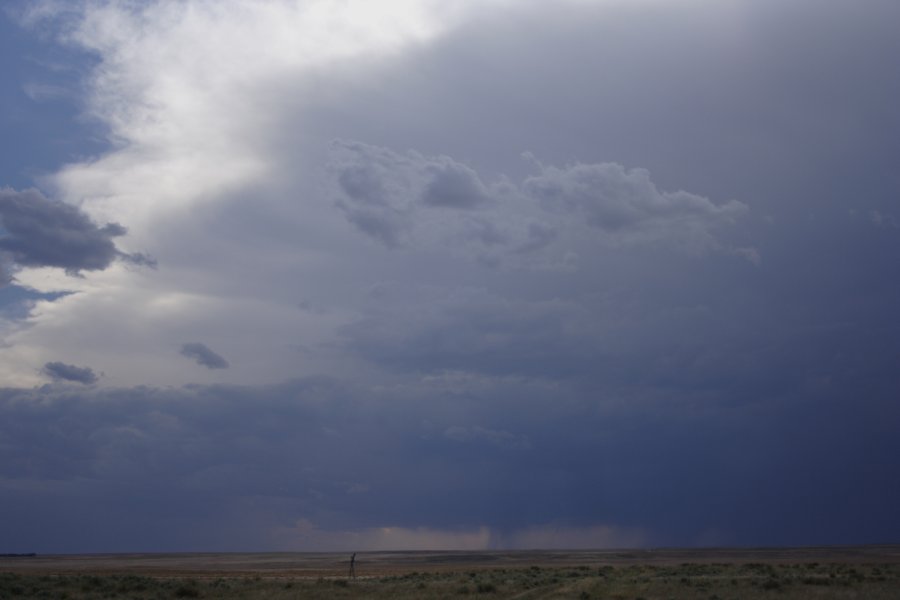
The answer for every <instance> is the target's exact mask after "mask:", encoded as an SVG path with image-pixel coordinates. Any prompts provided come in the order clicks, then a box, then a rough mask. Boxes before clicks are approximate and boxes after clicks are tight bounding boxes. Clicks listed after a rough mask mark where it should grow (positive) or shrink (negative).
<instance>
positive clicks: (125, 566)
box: [0, 545, 900, 579]
mask: <svg viewBox="0 0 900 600" xmlns="http://www.w3.org/2000/svg"><path fill="white" fill-rule="evenodd" d="M350 554H351V553H350V552H345V553H307V552H283V553H282V552H279V553H209V554H203V553H190V554H188V553H185V554H79V555H36V556H0V572H6V573H18V574H23V575H25V574H34V575H37V574H54V575H56V574H95V575H126V574H128V575H143V576H151V577H194V578H201V579H206V578H210V577H243V576H253V577H263V578H282V577H286V578H307V577H309V578H320V577H324V578H329V577H344V576H346V574H347V570H348V567H349V564H350ZM711 563H720V564H744V563H761V564H802V563H842V564H900V545H881V546H830V547H810V548H706V549H647V550H573V551H556V550H546V551H515V552H509V551H484V552H359V553H357V556H356V572H357V575H358V576H360V577H384V576H388V575H403V574H407V573H442V572H451V571H478V570H487V569H510V568H523V567H531V566H540V567H568V566H588V567H602V566H613V567H622V566H630V565H656V566H665V565H681V564H711Z"/></svg>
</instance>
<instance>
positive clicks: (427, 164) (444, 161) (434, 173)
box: [330, 140, 491, 247]
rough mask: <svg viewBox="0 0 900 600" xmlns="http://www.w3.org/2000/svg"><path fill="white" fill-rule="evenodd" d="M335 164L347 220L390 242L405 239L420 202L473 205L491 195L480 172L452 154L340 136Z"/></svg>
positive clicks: (332, 167)
mask: <svg viewBox="0 0 900 600" xmlns="http://www.w3.org/2000/svg"><path fill="white" fill-rule="evenodd" d="M330 170H331V172H332V174H333V176H334V179H335V181H336V183H337V188H338V190H339V192H340V196H341V199H339V201H338V206H339V207H340V208H341V209H343V210H344V212H345V214H346V217H347V220H349V221H350V222H351V223H353V224H354V225H355V226H356V227H357V228H359V230H360V231H362V232H363V233H366V234H368V235H370V236H372V237H374V238H375V239H378V240H379V241H381V242H382V243H384V244H385V245H386V246H389V247H395V246H397V245H399V244H401V243H402V242H404V241H405V239H406V238H407V237H408V235H409V231H410V229H411V228H412V226H413V223H414V214H415V212H416V210H417V209H418V208H420V207H433V208H446V209H460V210H470V209H474V208H477V207H478V206H481V205H483V204H486V203H488V202H489V201H490V200H491V191H490V190H488V189H487V187H486V186H485V185H484V183H482V181H481V180H480V178H479V176H478V174H477V173H476V172H475V171H474V170H473V169H472V168H470V167H468V166H466V165H464V164H462V163H459V162H457V161H455V160H453V159H452V158H450V157H448V156H435V157H427V156H424V155H422V154H419V153H418V152H415V151H412V150H411V151H409V152H407V153H406V154H398V153H396V152H394V151H392V150H390V149H388V148H379V147H377V146H371V145H368V144H364V143H361V142H355V141H344V140H336V141H334V142H332V144H331V162H330Z"/></svg>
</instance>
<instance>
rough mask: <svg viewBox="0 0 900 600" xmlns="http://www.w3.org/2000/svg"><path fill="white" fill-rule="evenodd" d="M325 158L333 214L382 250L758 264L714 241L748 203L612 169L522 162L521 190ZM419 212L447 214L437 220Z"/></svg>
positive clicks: (463, 175) (467, 170)
mask: <svg viewBox="0 0 900 600" xmlns="http://www.w3.org/2000/svg"><path fill="white" fill-rule="evenodd" d="M331 150H332V153H331V156H332V160H331V171H332V175H333V177H334V181H335V183H336V188H337V190H338V195H339V200H338V206H339V207H341V208H342V209H343V210H344V212H345V214H346V217H347V219H348V220H349V221H350V222H351V223H353V224H354V225H356V227H357V228H358V229H359V230H360V231H362V232H363V233H366V234H367V235H370V236H372V237H374V238H375V239H378V240H379V241H381V242H382V243H384V244H385V245H386V246H389V247H397V246H400V245H403V244H405V243H409V244H410V245H417V244H418V245H421V244H432V243H435V240H438V243H440V241H441V240H443V242H444V243H445V245H449V246H453V247H455V248H457V250H458V249H459V247H460V245H461V244H460V242H463V244H462V245H469V246H470V247H471V253H472V254H473V255H474V257H475V258H478V259H479V260H484V259H487V260H489V261H494V262H495V263H496V262H498V261H499V259H500V255H501V254H503V248H504V247H505V253H506V254H507V255H509V254H520V255H523V254H528V253H534V252H537V251H540V250H544V249H546V248H548V247H549V246H551V244H552V243H553V242H554V241H556V240H559V239H562V243H571V241H572V240H574V239H576V238H578V237H584V236H585V235H589V236H590V237H591V238H592V239H593V242H594V243H596V244H600V245H603V246H605V247H615V246H636V245H651V244H657V245H665V246H679V247H682V248H683V249H685V250H687V251H688V252H692V253H694V254H699V253H702V252H705V251H708V250H712V249H718V250H727V251H729V252H732V253H735V254H739V255H743V256H747V257H752V259H753V260H754V261H758V253H757V251H756V250H755V249H754V248H731V247H730V245H728V244H724V243H723V242H722V241H721V240H720V238H719V236H720V235H721V234H722V230H723V229H725V226H728V225H733V224H735V223H736V222H737V221H738V220H739V219H741V218H742V217H744V216H746V214H747V212H748V207H747V205H746V204H744V203H742V202H739V201H736V200H732V201H729V202H725V203H723V204H716V203H713V202H712V201H710V200H709V199H707V198H705V197H702V196H699V195H696V194H691V193H688V192H685V191H676V192H665V191H660V190H659V189H658V188H657V187H656V185H655V184H654V183H653V182H652V181H651V179H650V173H649V172H648V171H647V170H645V169H631V170H628V169H625V168H624V167H622V166H620V165H618V164H615V163H600V164H580V163H579V164H575V165H572V166H569V167H565V168H558V167H553V166H544V165H542V164H541V163H539V162H538V161H537V160H536V159H534V157H532V156H530V155H526V158H527V159H528V160H529V162H531V163H532V164H533V165H534V167H535V168H536V169H537V170H538V173H537V174H533V175H531V176H528V177H526V178H525V179H524V181H523V182H522V183H521V184H520V185H515V184H513V183H512V182H510V181H508V180H507V179H506V178H499V179H498V181H497V182H496V183H494V184H492V185H485V184H484V183H483V182H482V179H481V177H480V176H479V174H478V173H477V172H476V171H475V170H474V169H472V168H471V167H468V166H466V165H463V164H462V163H459V162H457V161H455V160H454V159H452V158H450V157H447V156H438V157H426V156H423V155H422V154H419V153H418V152H415V151H409V152H407V153H406V154H398V153H396V152H394V151H392V150H390V149H388V148H382V147H376V146H370V145H368V144H364V143H362V142H346V141H336V142H333V143H332V147H331ZM424 208H443V209H453V210H447V211H446V212H444V213H442V214H440V215H439V216H435V215H434V213H433V212H431V211H429V210H423V209H424ZM476 209H478V210H476ZM585 223H587V225H588V226H589V228H590V230H591V231H590V232H589V234H586V233H585V232H584V231H583V229H584V224H585ZM417 234H418V235H417ZM491 248H493V255H491V254H490V250H491ZM521 260H522V259H520V261H521ZM557 262H559V263H562V262H563V260H562V259H559V260H558V261H557Z"/></svg>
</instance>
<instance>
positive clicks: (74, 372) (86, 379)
mask: <svg viewBox="0 0 900 600" xmlns="http://www.w3.org/2000/svg"><path fill="white" fill-rule="evenodd" d="M44 373H46V374H47V375H49V376H50V377H52V378H53V379H54V380H57V381H74V382H76V383H83V384H85V385H90V384H92V383H97V374H96V373H94V370H93V369H91V368H89V367H76V366H74V365H67V364H65V363H61V362H48V363H47V364H45V365H44Z"/></svg>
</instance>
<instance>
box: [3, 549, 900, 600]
mask: <svg viewBox="0 0 900 600" xmlns="http://www.w3.org/2000/svg"><path fill="white" fill-rule="evenodd" d="M725 554H726V557H727V553H725ZM167 556H168V557H169V558H168V560H170V561H174V560H175V559H177V557H178V555H167ZM189 556H190V555H185V557H184V558H185V560H187V559H188V558H189ZM209 556H214V555H209ZM269 556H270V559H269V560H268V561H263V562H264V563H265V564H268V565H270V566H272V568H270V569H265V568H260V569H257V570H255V571H254V570H246V569H234V568H229V567H230V566H234V565H235V564H245V563H246V561H251V562H252V560H253V555H225V556H224V557H222V558H221V560H220V561H219V562H218V563H216V564H218V568H217V569H198V568H197V566H198V565H200V564H209V561H207V562H206V563H202V562H198V563H195V564H194V567H193V568H192V569H188V570H187V571H185V572H183V573H181V574H176V573H175V572H174V571H172V570H167V571H163V570H155V571H154V570H153V569H152V568H151V569H149V570H148V569H147V568H146V567H147V565H146V563H144V569H136V568H135V567H134V566H133V564H132V566H131V568H119V569H117V568H115V566H116V563H115V561H113V560H112V559H111V558H109V557H105V558H104V560H105V562H104V563H103V564H104V565H105V569H97V570H96V571H95V572H90V571H88V570H87V569H84V568H83V566H82V568H69V569H68V570H64V569H63V570H59V572H51V571H52V569H48V568H47V565H48V564H51V563H46V562H45V563H44V567H43V568H36V567H34V566H33V565H34V562H32V563H31V566H29V564H28V563H27V561H19V562H18V563H16V561H11V560H8V561H0V599H6V598H59V599H71V600H76V599H77V600H81V599H84V600H88V599H91V600H93V599H106V598H135V599H147V600H150V599H161V598H221V599H224V600H229V599H252V598H268V599H272V600H280V599H284V600H287V599H300V598H322V599H325V598H329V599H330V598H337V599H340V598H373V599H381V598H385V599H387V598H397V599H405V598H422V599H432V598H434V599H436V598H498V599H499V598H519V599H536V598H611V599H616V600H626V599H627V600H638V599H644V600H651V599H653V600H656V599H672V598H678V599H684V600H687V599H703V600H714V599H717V600H724V599H733V600H743V599H747V600H749V599H759V598H771V599H789V598H798V599H801V600H802V599H816V600H819V599H830V598H836V599H838V598H839V599H850V598H859V599H863V598H866V599H873V600H881V599H885V600H887V599H891V600H894V599H897V598H900V561H898V560H896V558H897V555H896V554H894V553H887V554H885V555H884V556H883V558H884V561H882V562H878V561H877V560H876V561H873V560H870V559H872V558H873V557H876V558H877V555H872V556H860V555H848V556H847V557H845V559H844V560H840V561H836V560H828V561H824V562H819V561H809V560H805V561H803V562H790V561H786V560H784V557H777V555H776V557H775V558H772V557H771V556H770V557H769V559H768V560H762V561H757V562H740V561H736V560H731V561H730V562H703V561H696V560H694V561H689V562H681V563H677V564H675V563H672V562H671V561H669V560H659V556H658V555H657V556H655V562H656V564H647V562H651V563H653V562H654V556H649V557H645V558H647V561H645V562H644V563H641V562H637V558H630V559H629V558H622V557H621V556H619V558H618V560H619V564H559V563H568V562H569V561H571V559H573V558H577V557H579V556H580V555H579V554H577V553H574V554H569V555H566V557H565V558H560V556H555V557H554V556H551V557H550V558H551V559H550V560H544V561H538V560H537V559H541V558H542V557H543V558H547V555H545V554H542V553H531V554H527V555H526V554H520V555H510V554H502V553H494V554H491V553H487V554H480V555H465V554H460V555H452V554H451V555H450V556H451V557H453V556H456V558H457V560H456V561H453V560H447V559H445V560H438V561H434V560H429V559H433V558H435V557H436V556H443V557H445V558H446V556H447V555H446V554H427V555H426V554H423V553H409V554H404V555H402V556H401V555H392V556H393V557H394V560H393V561H389V560H387V557H386V556H375V555H370V556H368V558H369V559H371V560H370V562H369V568H368V572H367V569H366V562H365V561H364V560H362V561H360V564H359V571H360V575H359V576H358V577H357V578H355V579H349V578H348V577H347V573H346V571H344V566H343V565H342V564H340V562H339V561H338V563H337V564H333V566H332V568H331V569H324V570H323V566H327V562H328V560H327V559H326V558H325V557H326V556H328V555H307V556H306V558H307V559H308V560H311V561H313V562H314V563H315V560H319V561H320V563H316V564H314V565H313V566H314V568H313V569H312V570H309V569H307V570H304V568H303V567H304V565H306V566H309V563H303V564H300V566H298V564H299V563H297V562H296V561H293V560H290V559H289V557H288V556H281V557H280V560H277V561H276V560H275V558H274V557H276V556H277V555H269ZM628 556H633V555H628ZM238 557H240V558H238ZM398 557H399V558H398ZM403 557H405V558H406V559H407V561H408V563H409V564H408V565H406V566H404V565H402V564H400V565H399V566H398V564H397V563H398V561H399V562H401V563H402V560H400V559H402V558H403ZM510 557H511V558H510ZM582 557H583V555H582ZM94 558H96V557H94ZM152 558H153V555H147V556H146V557H145V559H147V560H150V559H152ZM229 558H231V559H232V561H233V562H229V560H228V559H229ZM330 558H334V559H337V558H338V557H337V556H333V557H330ZM363 558H366V556H363ZM529 558H530V559H535V562H543V564H533V565H530V566H524V565H519V564H517V563H518V561H520V560H527V559H529ZM554 558H555V560H556V562H557V564H554V560H553V559H554ZM664 558H671V556H664ZM732 558H733V557H732ZM377 559H380V560H377ZM260 560H261V559H260ZM628 560H630V561H632V562H630V563H629V562H627V561H628ZM241 561H244V562H241ZM187 562H188V563H190V561H189V560H187ZM504 562H505V563H511V564H493V563H504ZM608 562H609V561H608ZM65 563H66V561H65V560H64V559H58V560H57V562H56V563H52V564H55V565H56V566H57V567H58V566H59V565H61V564H65ZM125 563H126V564H127V563H128V561H127V560H126V561H125ZM485 563H487V564H485ZM98 564H99V563H98ZM174 564H175V563H174V562H172V563H170V565H169V566H172V565H174ZM223 564H224V565H225V567H223ZM69 566H70V567H71V564H70V565H69ZM289 566H293V567H296V568H286V567H289ZM413 566H415V569H413V568H412V567H413ZM275 567H277V568H275ZM141 571H143V572H141ZM188 571H189V572H188ZM314 571H319V572H320V574H318V575H316V574H313V572H314Z"/></svg>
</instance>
